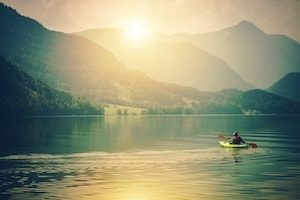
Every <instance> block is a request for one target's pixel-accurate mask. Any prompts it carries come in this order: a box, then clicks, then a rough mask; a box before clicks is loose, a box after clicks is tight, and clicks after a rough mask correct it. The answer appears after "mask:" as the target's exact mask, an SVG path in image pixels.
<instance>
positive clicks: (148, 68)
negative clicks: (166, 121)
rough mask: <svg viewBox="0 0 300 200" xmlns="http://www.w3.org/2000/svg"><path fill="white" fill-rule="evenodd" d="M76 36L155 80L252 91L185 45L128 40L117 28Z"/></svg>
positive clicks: (218, 61)
mask: <svg viewBox="0 0 300 200" xmlns="http://www.w3.org/2000/svg"><path fill="white" fill-rule="evenodd" d="M76 34H77V35H81V36H84V37H86V38H88V39H90V40H92V41H94V42H96V43H97V44H99V45H101V46H103V47H104V48H106V49H108V50H110V51H111V52H113V53H114V54H115V55H116V56H117V58H118V59H119V60H120V61H121V62H123V63H125V64H126V65H127V66H129V67H131V68H133V69H136V70H140V71H143V72H144V73H146V74H147V75H149V76H150V77H151V78H153V79H155V80H158V81H163V82H169V83H176V84H180V85H188V86H191V87H195V88H197V89H198V90H200V91H217V90H221V89H227V88H237V89H242V90H245V89H251V88H254V86H253V85H251V84H249V83H247V82H246V81H245V80H243V79H242V78H241V77H240V76H239V75H238V74H237V73H235V72H234V71H233V70H232V69H231V68H230V67H229V66H228V65H227V64H226V63H225V62H224V61H223V60H222V59H220V58H218V57H215V56H213V55H211V54H209V53H208V52H206V51H204V50H201V49H199V48H197V47H195V46H194V45H191V44H188V43H173V42H157V41H154V40H152V39H151V38H149V39H148V40H145V41H130V39H129V37H128V35H126V33H125V32H123V31H121V30H119V29H94V30H87V31H83V32H80V33H76Z"/></svg>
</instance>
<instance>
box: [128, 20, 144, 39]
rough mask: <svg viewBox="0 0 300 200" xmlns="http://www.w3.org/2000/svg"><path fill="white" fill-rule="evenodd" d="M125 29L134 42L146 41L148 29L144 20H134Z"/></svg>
mask: <svg viewBox="0 0 300 200" xmlns="http://www.w3.org/2000/svg"><path fill="white" fill-rule="evenodd" d="M125 29H126V32H127V34H128V36H129V38H130V39H132V40H138V41H139V40H144V39H146V37H147V35H148V27H147V25H146V23H145V22H144V21H142V20H132V21H131V22H130V23H129V24H128V26H127V27H125Z"/></svg>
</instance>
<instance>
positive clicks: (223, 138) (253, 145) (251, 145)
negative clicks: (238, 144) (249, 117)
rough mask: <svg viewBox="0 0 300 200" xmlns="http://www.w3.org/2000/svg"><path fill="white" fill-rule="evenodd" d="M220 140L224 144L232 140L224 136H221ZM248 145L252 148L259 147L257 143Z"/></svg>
mask: <svg viewBox="0 0 300 200" xmlns="http://www.w3.org/2000/svg"><path fill="white" fill-rule="evenodd" d="M219 139H220V140H221V141H224V142H226V141H228V140H230V138H226V137H225V136H224V135H223V134H221V135H219ZM247 144H248V145H249V146H250V147H252V148H257V145H256V144H255V143H247Z"/></svg>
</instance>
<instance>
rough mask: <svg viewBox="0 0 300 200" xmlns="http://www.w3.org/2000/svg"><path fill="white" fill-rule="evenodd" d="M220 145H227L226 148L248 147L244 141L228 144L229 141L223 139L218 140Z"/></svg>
mask: <svg viewBox="0 0 300 200" xmlns="http://www.w3.org/2000/svg"><path fill="white" fill-rule="evenodd" d="M219 143H220V145H221V146H222V147H228V148H247V147H249V144H247V143H244V144H230V142H224V141H219Z"/></svg>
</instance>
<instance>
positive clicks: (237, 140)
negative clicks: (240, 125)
mask: <svg viewBox="0 0 300 200" xmlns="http://www.w3.org/2000/svg"><path fill="white" fill-rule="evenodd" d="M241 143H243V144H244V143H245V141H244V140H243V139H242V138H241V136H240V135H239V133H238V132H236V131H234V132H233V137H232V138H231V139H230V144H241Z"/></svg>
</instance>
